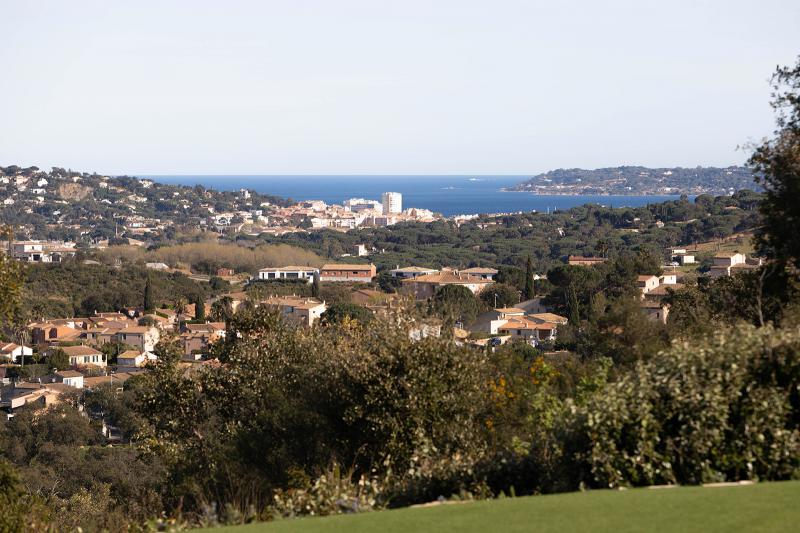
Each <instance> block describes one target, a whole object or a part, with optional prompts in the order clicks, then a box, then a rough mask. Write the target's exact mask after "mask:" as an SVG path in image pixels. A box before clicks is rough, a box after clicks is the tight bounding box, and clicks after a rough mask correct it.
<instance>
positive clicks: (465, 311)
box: [433, 285, 481, 324]
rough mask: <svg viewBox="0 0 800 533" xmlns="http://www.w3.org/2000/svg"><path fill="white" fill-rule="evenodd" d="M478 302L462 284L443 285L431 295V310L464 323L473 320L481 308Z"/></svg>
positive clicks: (448, 318)
mask: <svg viewBox="0 0 800 533" xmlns="http://www.w3.org/2000/svg"><path fill="white" fill-rule="evenodd" d="M480 304H481V302H480V300H478V298H476V297H475V295H474V294H472V291H471V290H469V289H468V288H466V287H464V286H463V285H445V286H444V287H440V288H439V289H438V290H437V291H436V294H435V295H434V296H433V311H434V312H435V313H436V314H437V315H439V316H441V317H442V318H444V319H445V320H450V321H460V322H462V323H464V324H468V323H470V322H473V321H474V320H475V317H477V316H478V312H479V311H480V309H481V305H480Z"/></svg>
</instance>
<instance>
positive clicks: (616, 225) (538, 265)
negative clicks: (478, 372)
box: [238, 190, 762, 289]
mask: <svg viewBox="0 0 800 533" xmlns="http://www.w3.org/2000/svg"><path fill="white" fill-rule="evenodd" d="M761 197H762V196H761V195H760V194H757V193H754V192H752V191H747V190H744V191H739V192H737V193H736V194H734V195H733V196H720V197H711V196H698V197H697V198H695V200H694V201H690V200H689V199H688V198H686V197H683V198H679V199H676V200H673V201H669V202H663V203H658V204H652V205H648V206H644V207H639V208H612V207H610V206H609V207H603V206H599V205H585V206H582V207H576V208H573V209H570V210H567V211H561V212H556V213H552V214H546V213H523V214H519V215H508V216H503V217H491V216H482V217H480V218H478V219H475V220H471V221H467V222H464V223H462V224H460V225H457V224H455V223H454V222H452V221H441V222H433V223H429V224H424V223H408V224H399V225H397V226H392V227H390V228H371V229H361V230H357V231H350V232H348V233H340V232H335V231H319V232H313V233H291V234H286V235H283V236H280V237H274V236H260V237H245V236H239V237H238V238H239V239H240V240H256V241H266V242H272V243H285V244H293V245H296V246H302V247H305V248H309V249H311V250H313V251H315V252H316V253H318V254H319V255H322V256H330V257H336V256H338V255H341V254H342V253H344V252H345V251H346V250H350V249H352V247H353V245H355V244H358V243H362V244H366V245H367V246H368V247H372V248H375V249H376V250H380V251H381V252H380V253H378V254H374V255H372V256H371V257H370V260H371V261H373V262H374V263H375V264H376V265H377V266H378V267H379V268H381V269H387V268H395V266H397V265H400V266H404V265H409V264H413V265H419V266H429V267H436V268H438V267H442V266H453V267H461V268H466V267H470V266H491V267H496V266H497V265H505V266H508V267H514V268H518V269H523V268H525V264H526V260H527V259H528V257H531V258H532V260H533V266H534V268H535V270H536V271H537V272H542V273H543V272H546V271H547V270H548V269H549V268H551V267H553V266H554V265H556V264H559V263H562V262H563V259H564V257H565V256H567V255H601V256H614V255H618V254H620V253H622V252H630V251H634V252H635V251H639V250H643V249H647V250H650V251H651V252H653V253H655V254H657V255H658V256H659V257H663V258H664V259H666V256H665V254H666V251H667V249H668V248H669V247H670V246H677V245H688V244H693V243H696V242H703V241H709V240H714V239H723V238H725V237H729V236H730V235H732V234H734V233H737V232H743V231H748V230H752V229H753V228H755V227H756V226H757V225H758V223H759V220H760V218H759V214H758V203H759V200H760V199H761ZM662 224H663V226H662ZM521 288H522V287H520V289H521Z"/></svg>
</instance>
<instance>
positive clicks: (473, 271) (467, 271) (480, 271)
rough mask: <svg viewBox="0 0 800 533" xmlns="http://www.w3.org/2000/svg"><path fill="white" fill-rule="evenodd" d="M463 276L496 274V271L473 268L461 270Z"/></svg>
mask: <svg viewBox="0 0 800 533" xmlns="http://www.w3.org/2000/svg"><path fill="white" fill-rule="evenodd" d="M460 272H463V273H465V274H497V272H498V271H497V270H495V269H494V268H483V267H473V268H466V269H464V270H461V271H460Z"/></svg>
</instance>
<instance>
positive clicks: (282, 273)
mask: <svg viewBox="0 0 800 533" xmlns="http://www.w3.org/2000/svg"><path fill="white" fill-rule="evenodd" d="M317 274H319V269H318V268H314V267H310V266H294V265H293V266H285V267H274V268H269V267H268V268H262V269H261V270H259V271H258V279H260V280H265V281H271V280H281V279H285V280H295V279H302V280H305V281H306V282H308V283H311V282H312V281H314V276H316V275H317Z"/></svg>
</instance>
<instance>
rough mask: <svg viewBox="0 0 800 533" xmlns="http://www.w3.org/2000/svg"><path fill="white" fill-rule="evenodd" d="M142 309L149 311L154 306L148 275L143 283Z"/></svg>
mask: <svg viewBox="0 0 800 533" xmlns="http://www.w3.org/2000/svg"><path fill="white" fill-rule="evenodd" d="M143 303H144V310H145V311H147V312H149V311H153V310H154V309H155V308H156V303H155V300H154V299H153V286H152V284H151V283H150V276H147V281H146V282H145V284H144V302H143Z"/></svg>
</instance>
